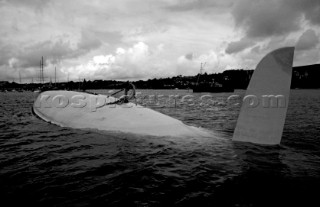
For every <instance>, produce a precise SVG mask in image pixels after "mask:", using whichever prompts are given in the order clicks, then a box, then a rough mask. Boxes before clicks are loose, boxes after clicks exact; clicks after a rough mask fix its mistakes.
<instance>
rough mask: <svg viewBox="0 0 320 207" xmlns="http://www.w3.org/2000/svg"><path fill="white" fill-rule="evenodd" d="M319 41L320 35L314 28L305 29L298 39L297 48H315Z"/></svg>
mask: <svg viewBox="0 0 320 207" xmlns="http://www.w3.org/2000/svg"><path fill="white" fill-rule="evenodd" d="M318 43H319V37H318V36H317V34H316V32H315V31H314V30H312V29H309V30H307V31H305V32H304V33H303V34H302V35H301V36H300V38H299V39H298V42H297V45H296V49H297V50H309V49H312V48H315V47H316V46H317V44H318Z"/></svg>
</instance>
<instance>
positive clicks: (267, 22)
mask: <svg viewBox="0 0 320 207" xmlns="http://www.w3.org/2000/svg"><path fill="white" fill-rule="evenodd" d="M232 15H233V17H234V21H235V24H236V26H237V27H238V28H241V29H243V31H244V32H245V35H246V36H247V37H249V38H266V37H270V36H279V35H285V34H289V33H290V32H293V31H297V30H298V29H300V28H301V21H302V20H303V18H305V20H307V21H309V22H310V23H312V24H320V1H318V0H277V1H276V0H270V1H265V0H240V1H237V2H236V4H235V6H234V8H233V11H232Z"/></svg>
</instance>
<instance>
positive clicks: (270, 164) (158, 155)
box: [0, 90, 320, 206]
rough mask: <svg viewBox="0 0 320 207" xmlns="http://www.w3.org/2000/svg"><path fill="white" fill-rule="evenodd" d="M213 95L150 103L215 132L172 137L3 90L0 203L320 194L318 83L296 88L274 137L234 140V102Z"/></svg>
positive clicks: (252, 200)
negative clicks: (66, 112) (86, 119)
mask: <svg viewBox="0 0 320 207" xmlns="http://www.w3.org/2000/svg"><path fill="white" fill-rule="evenodd" d="M102 93H103V91H102ZM142 93H143V94H164V95H171V94H180V95H185V94H192V93H188V92H187V91H180V90H171V91H170V90H168V91H142ZM243 93H244V92H243V91H237V92H236V94H243ZM202 95H203V94H202ZM211 95H212V96H214V99H215V100H218V101H219V102H220V104H215V105H213V106H210V108H209V107H203V106H200V105H199V104H195V105H193V106H188V105H183V106H179V104H178V106H177V107H176V108H174V107H171V106H170V107H169V106H166V107H156V106H150V107H151V108H153V109H154V110H157V111H160V112H162V113H165V114H167V115H169V116H172V117H175V118H177V119H180V120H182V121H183V122H185V123H187V124H189V125H194V126H201V127H204V128H206V129H209V130H210V131H212V132H213V137H208V138H204V137H193V138H190V137H189V138H175V137H151V136H141V135H132V134H124V133H115V132H102V131H86V130H76V129H71V128H61V127H59V126H55V125H52V124H49V123H46V122H44V121H42V120H40V119H38V118H37V117H35V116H34V115H33V114H32V112H31V106H32V104H33V101H34V97H35V94H34V93H31V92H25V93H18V92H10V93H1V94H0V103H1V104H0V198H1V200H0V206H13V205H18V204H22V205H24V206H25V205H28V206H88V205H96V206H173V205H175V206H196V205H198V206H277V205H282V206H292V205H299V206H310V204H312V203H313V205H315V204H319V203H320V198H319V196H318V195H319V187H320V91H319V90H292V92H291V98H290V106H289V110H288V114H287V119H286V125H285V129H284V134H283V139H282V143H281V145H280V146H260V145H253V144H244V143H234V142H232V141H231V138H232V133H233V130H234V128H235V124H236V119H237V116H238V113H239V106H235V105H233V104H223V103H224V102H225V101H226V98H227V97H228V96H229V95H231V94H211ZM199 96H200V94H197V95H196V97H199ZM221 103H222V104H221ZM315 206H317V205H315Z"/></svg>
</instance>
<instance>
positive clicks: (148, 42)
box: [0, 0, 320, 82]
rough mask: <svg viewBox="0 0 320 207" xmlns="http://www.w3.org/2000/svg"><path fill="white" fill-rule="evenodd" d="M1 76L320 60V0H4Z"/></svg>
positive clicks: (149, 73) (100, 75) (140, 74)
mask: <svg viewBox="0 0 320 207" xmlns="http://www.w3.org/2000/svg"><path fill="white" fill-rule="evenodd" d="M0 13H1V19H0V28H1V29H0V53H1V54H0V80H8V81H12V80H14V79H15V81H18V78H19V73H20V75H21V77H22V79H23V81H24V82H31V79H32V78H33V80H34V81H38V78H37V77H39V65H40V58H41V56H44V58H45V76H46V77H47V80H49V77H52V78H53V77H54V68H55V67H56V68H57V74H58V79H59V80H60V81H65V80H66V79H67V77H68V74H69V78H70V79H71V80H78V79H79V78H81V79H83V78H85V79H91V80H93V79H117V80H127V79H129V80H138V79H148V78H158V77H168V76H175V75H195V74H197V73H198V72H199V67H200V63H201V62H206V66H205V71H206V72H207V73H213V72H221V71H224V70H227V69H232V68H245V69H248V68H252V69H253V68H255V65H256V64H257V62H259V60H260V59H261V58H262V56H264V55H265V54H266V53H268V52H270V51H271V50H273V49H276V48H279V47H283V46H295V47H296V51H295V60H294V65H296V66H297V65H307V64H315V63H320V43H319V38H320V1H319V0H0Z"/></svg>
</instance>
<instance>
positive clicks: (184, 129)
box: [33, 91, 212, 137]
mask: <svg viewBox="0 0 320 207" xmlns="http://www.w3.org/2000/svg"><path fill="white" fill-rule="evenodd" d="M115 100H116V99H115V98H114V97H108V96H105V95H93V94H88V93H81V92H74V91H46V92H42V93H41V94H39V96H38V98H37V100H36V101H35V103H34V105H33V111H34V113H35V114H36V115H37V116H39V117H40V118H42V119H43V120H45V121H47V122H51V123H53V124H57V125H59V126H62V127H71V128H79V129H98V130H105V131H118V132H125V133H135V134H144V135H153V136H209V137H210V136H212V134H211V133H210V132H209V131H207V130H205V129H202V128H197V127H192V126H187V125H185V124H184V123H182V122H181V121H179V120H177V119H174V118H172V117H169V116H167V115H164V114H162V113H159V112H157V111H154V110H152V109H149V108H145V107H142V106H140V105H136V104H134V103H126V104H106V103H113V102H114V101H115Z"/></svg>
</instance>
